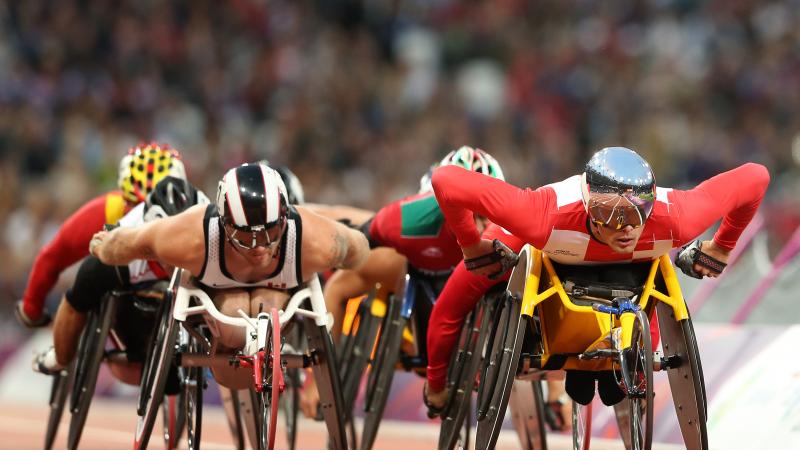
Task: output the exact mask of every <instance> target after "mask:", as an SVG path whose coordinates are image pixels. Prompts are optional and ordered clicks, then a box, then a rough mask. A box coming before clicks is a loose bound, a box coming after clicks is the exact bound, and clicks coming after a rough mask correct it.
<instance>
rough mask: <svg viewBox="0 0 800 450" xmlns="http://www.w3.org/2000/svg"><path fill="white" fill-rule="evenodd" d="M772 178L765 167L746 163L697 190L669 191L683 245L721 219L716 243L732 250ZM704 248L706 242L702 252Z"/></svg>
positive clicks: (671, 206) (703, 184)
mask: <svg viewBox="0 0 800 450" xmlns="http://www.w3.org/2000/svg"><path fill="white" fill-rule="evenodd" d="M769 179H770V177H769V172H768V171H767V169H766V168H765V167H764V166H762V165H761V164H755V163H747V164H744V165H742V166H739V167H737V168H735V169H733V170H729V171H727V172H724V173H721V174H719V175H717V176H714V177H712V178H710V179H708V180H706V181H704V182H702V183H700V184H699V185H698V186H697V187H695V188H694V189H691V190H688V191H678V190H674V191H671V192H669V193H668V199H669V201H670V209H671V213H672V214H673V217H674V221H675V226H676V227H677V228H678V229H679V230H680V231H679V233H678V235H679V238H678V239H679V240H680V242H681V244H683V243H686V242H689V241H691V240H692V239H694V238H696V237H697V236H699V235H700V234H701V233H703V232H704V231H705V230H706V229H708V227H710V226H711V225H713V224H714V222H716V221H717V220H719V219H720V218H722V223H721V224H720V227H719V229H718V230H717V232H716V233H715V234H714V238H713V245H714V246H715V247H718V248H719V249H720V250H721V251H726V252H730V251H731V250H733V248H734V247H735V246H736V242H737V241H738V240H739V236H741V234H742V232H743V231H744V229H745V227H747V224H748V223H750V220H751V219H752V218H753V216H754V215H755V213H756V210H758V206H759V205H760V204H761V200H762V199H763V198H764V193H765V192H766V190H767V186H768V185H769ZM673 209H674V213H673V212H672V211H673ZM705 247H706V246H705V244H704V250H703V251H706V250H705ZM709 250H711V248H709ZM712 256H713V255H712Z"/></svg>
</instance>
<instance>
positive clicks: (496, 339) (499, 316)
mask: <svg viewBox="0 0 800 450" xmlns="http://www.w3.org/2000/svg"><path fill="white" fill-rule="evenodd" d="M508 320H509V312H508V305H507V299H506V298H502V299H500V300H499V302H498V305H497V307H495V308H494V311H493V312H492V314H490V315H489V321H490V322H489V324H488V333H487V336H486V341H485V343H484V344H483V346H481V347H479V352H480V359H481V363H480V384H479V385H478V403H477V405H476V408H477V411H476V414H477V417H478V421H481V420H483V419H484V418H485V417H486V412H487V411H488V410H489V402H490V401H491V398H492V389H491V387H490V386H494V384H495V383H496V382H497V375H498V370H499V365H500V357H501V355H502V348H503V338H502V337H501V336H500V334H499V333H504V332H505V331H504V330H505V329H506V328H507V327H508Z"/></svg>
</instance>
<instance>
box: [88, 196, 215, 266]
mask: <svg viewBox="0 0 800 450" xmlns="http://www.w3.org/2000/svg"><path fill="white" fill-rule="evenodd" d="M204 213H205V206H204V205H201V206H195V207H192V208H190V209H189V210H187V211H186V212H184V213H181V214H178V215H176V216H172V217H166V218H163V219H158V220H154V221H152V222H148V223H145V224H143V225H139V226H135V227H120V228H115V229H114V230H112V231H100V232H98V233H95V235H94V237H92V240H91V242H90V243H89V252H90V253H91V254H93V255H95V256H97V258H98V259H100V261H101V262H103V263H104V264H108V265H114V266H120V265H125V264H128V263H129V262H131V261H133V260H136V259H146V260H153V261H160V262H162V263H164V264H167V265H170V266H176V267H182V268H184V269H187V270H189V271H190V272H192V273H193V274H197V271H199V270H200V268H201V267H202V264H203V260H204V257H205V244H204V242H203V236H204V235H203V215H204Z"/></svg>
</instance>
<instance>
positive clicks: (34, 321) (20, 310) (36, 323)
mask: <svg viewBox="0 0 800 450" xmlns="http://www.w3.org/2000/svg"><path fill="white" fill-rule="evenodd" d="M14 316H16V318H17V322H19V323H20V324H22V325H23V326H25V327H28V328H40V327H44V326H47V325H49V324H50V316H49V315H48V314H47V313H45V312H42V314H41V315H40V316H39V317H32V316H29V315H28V313H26V312H25V303H24V302H23V301H22V300H17V303H16V304H15V305H14Z"/></svg>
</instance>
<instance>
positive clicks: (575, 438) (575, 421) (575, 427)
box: [572, 401, 592, 450]
mask: <svg viewBox="0 0 800 450" xmlns="http://www.w3.org/2000/svg"><path fill="white" fill-rule="evenodd" d="M591 437H592V404H591V403H589V404H588V405H585V406H584V405H581V404H580V403H578V402H575V401H573V402H572V449H573V450H588V449H589V441H591Z"/></svg>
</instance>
